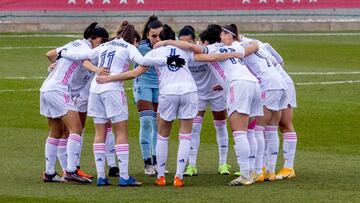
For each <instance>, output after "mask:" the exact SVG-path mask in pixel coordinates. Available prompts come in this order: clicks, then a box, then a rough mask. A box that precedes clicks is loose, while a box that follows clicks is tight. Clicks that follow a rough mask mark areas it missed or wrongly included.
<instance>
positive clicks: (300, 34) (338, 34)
mask: <svg viewBox="0 0 360 203" xmlns="http://www.w3.org/2000/svg"><path fill="white" fill-rule="evenodd" d="M244 35H254V36H358V35H360V33H355V32H354V33H352V32H349V33H331V32H326V33H247V34H244Z"/></svg>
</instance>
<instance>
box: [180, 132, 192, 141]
mask: <svg viewBox="0 0 360 203" xmlns="http://www.w3.org/2000/svg"><path fill="white" fill-rule="evenodd" d="M179 139H180V140H191V134H183V133H179Z"/></svg>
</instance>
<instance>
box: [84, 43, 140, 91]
mask: <svg viewBox="0 0 360 203" xmlns="http://www.w3.org/2000/svg"><path fill="white" fill-rule="evenodd" d="M134 49H135V50H136V48H135V47H134V45H132V44H129V43H127V42H126V41H124V40H123V39H122V38H121V39H114V40H112V41H110V42H107V43H105V44H104V45H102V46H101V47H99V49H98V50H97V51H96V54H97V58H98V67H103V68H106V69H108V70H109V71H110V74H111V75H115V74H118V73H122V72H125V71H127V70H128V69H129V65H130V62H131V60H130V55H131V51H132V50H134ZM136 51H137V50H136ZM108 90H123V82H122V81H121V82H119V81H116V82H109V83H105V84H98V83H97V82H96V81H95V79H93V81H92V84H91V88H90V92H93V93H101V92H104V91H108Z"/></svg>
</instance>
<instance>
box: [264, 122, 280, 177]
mask: <svg viewBox="0 0 360 203" xmlns="http://www.w3.org/2000/svg"><path fill="white" fill-rule="evenodd" d="M277 129H278V127H277V126H266V127H265V135H266V136H265V137H266V139H265V142H266V143H267V146H266V147H267V149H266V151H267V152H266V154H267V164H266V171H267V172H268V173H274V172H275V167H276V161H277V155H278V152H279V144H280V141H279V135H278V131H277Z"/></svg>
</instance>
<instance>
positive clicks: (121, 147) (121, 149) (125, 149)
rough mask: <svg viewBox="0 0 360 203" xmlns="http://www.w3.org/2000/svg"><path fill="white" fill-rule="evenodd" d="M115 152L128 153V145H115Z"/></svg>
mask: <svg viewBox="0 0 360 203" xmlns="http://www.w3.org/2000/svg"><path fill="white" fill-rule="evenodd" d="M115 151H116V152H121V153H125V154H126V152H127V153H129V144H118V145H115Z"/></svg>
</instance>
